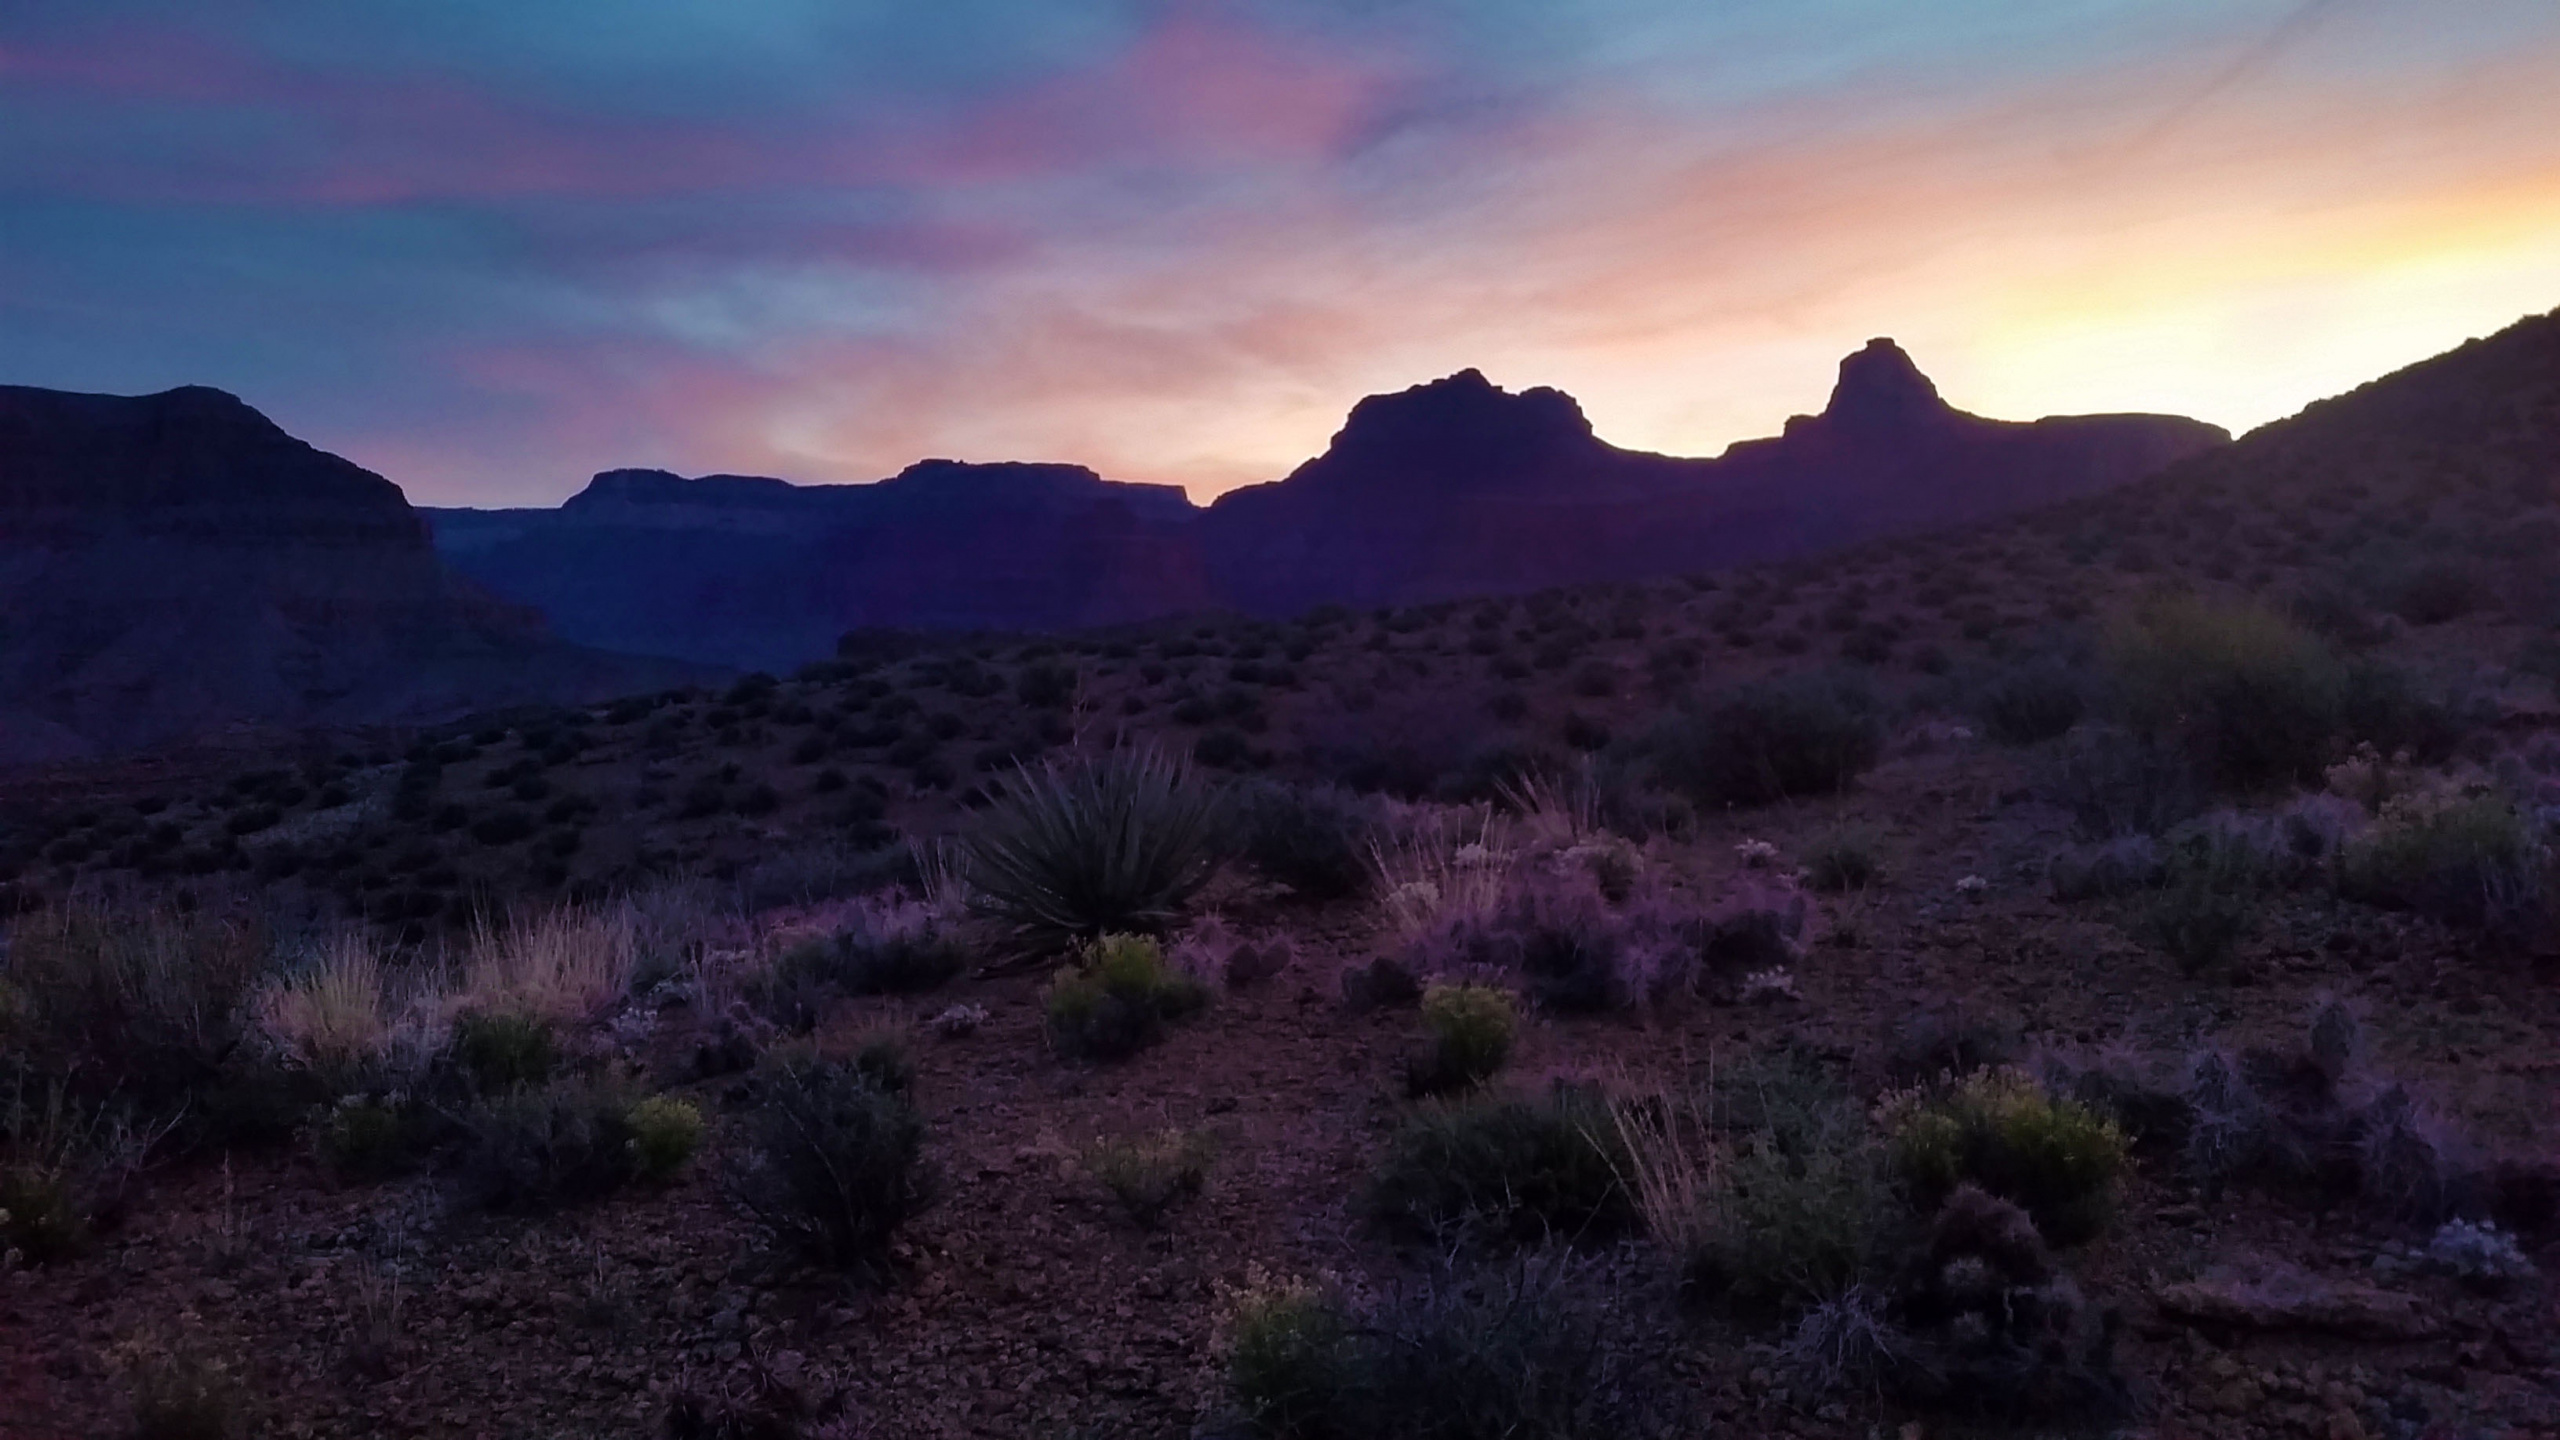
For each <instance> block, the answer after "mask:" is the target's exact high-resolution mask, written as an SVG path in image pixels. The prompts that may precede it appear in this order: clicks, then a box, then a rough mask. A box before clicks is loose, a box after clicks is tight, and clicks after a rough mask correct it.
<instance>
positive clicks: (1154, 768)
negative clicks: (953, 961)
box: [965, 749, 1225, 951]
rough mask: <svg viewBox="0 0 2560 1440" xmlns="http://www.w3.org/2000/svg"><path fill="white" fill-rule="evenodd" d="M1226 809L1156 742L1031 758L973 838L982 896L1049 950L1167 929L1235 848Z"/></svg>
mask: <svg viewBox="0 0 2560 1440" xmlns="http://www.w3.org/2000/svg"><path fill="white" fill-rule="evenodd" d="M1222 811H1223V807H1222V805H1221V803H1220V799H1219V796H1218V794H1217V792H1216V791H1215V790H1213V789H1211V788H1210V787H1208V786H1206V785H1203V784H1201V783H1200V782H1199V781H1198V780H1196V779H1195V778H1194V777H1193V776H1192V774H1191V772H1190V769H1189V767H1188V766H1187V765H1185V764H1184V763H1183V762H1181V761H1179V760H1175V759H1169V758H1167V757H1166V756H1165V755H1164V754H1163V753H1162V752H1159V751H1156V750H1151V749H1119V750H1114V751H1112V752H1111V753H1110V754H1108V755H1104V756H1100V757H1098V758H1093V759H1087V760H1082V761H1078V762H1074V763H1071V764H1067V765H1057V764H1048V765H1043V766H1041V767H1040V768H1038V769H1032V768H1029V767H1024V768H1023V769H1022V770H1021V771H1020V772H1019V774H1018V778H1017V782H1016V783H1015V784H1014V785H1012V786H1010V787H1008V789H1007V790H1006V793H1005V795H1004V797H1003V798H1002V799H1000V800H998V801H997V802H996V803H995V804H994V805H992V806H990V807H988V809H987V811H986V813H985V814H984V815H983V816H982V817H981V819H980V821H979V824H978V827H977V829H976V830H975V831H974V832H973V833H972V834H971V835H970V836H969V837H968V840H967V846H966V854H965V868H966V873H967V876H968V882H969V888H970V890H971V891H972V892H973V893H972V896H971V899H972V903H973V904H974V905H975V907H976V908H977V909H978V910H979V911H980V912H981V913H983V914H985V915H987V916H989V917H991V918H993V919H995V920H996V921H998V922H1000V923H1002V924H1004V925H1006V926H1007V927H1009V928H1010V929H1011V930H1012V931H1013V933H1014V935H1015V937H1016V938H1017V939H1019V940H1020V941H1022V942H1023V943H1024V944H1025V945H1026V946H1028V947H1030V948H1032V949H1035V950H1040V951H1055V950H1059V949H1063V948H1065V947H1066V946H1067V945H1069V944H1071V943H1073V942H1075V941H1079V940H1091V939H1094V938H1096V937H1098V936H1100V935H1102V934H1103V933H1105V932H1106V931H1107V932H1112V933H1121V934H1160V933H1162V932H1163V931H1165V930H1166V929H1168V928H1170V927H1171V925H1172V924H1173V922H1174V920H1175V919H1177V918H1178V917H1179V916H1180V914H1181V911H1182V907H1183V904H1184V902H1186V901H1188V900H1189V899H1190V898H1191V897H1192V896H1193V895H1194V894H1196V893H1198V891H1199V889H1200V887H1201V886H1202V885H1204V884H1206V883H1208V880H1209V877H1210V876H1211V875H1212V874H1213V873H1215V872H1216V870H1217V868H1218V864H1219V862H1220V861H1221V860H1222V859H1223V858H1224V843H1223V837H1224V833H1225V827H1224V824H1223V814H1222Z"/></svg>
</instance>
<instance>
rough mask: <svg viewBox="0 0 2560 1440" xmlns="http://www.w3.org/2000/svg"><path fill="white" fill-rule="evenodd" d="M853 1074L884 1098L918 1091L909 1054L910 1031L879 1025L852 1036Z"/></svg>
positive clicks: (911, 1056)
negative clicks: (908, 1032)
mask: <svg viewBox="0 0 2560 1440" xmlns="http://www.w3.org/2000/svg"><path fill="white" fill-rule="evenodd" d="M847 1063H849V1064H851V1065H852V1067H853V1073H854V1074H856V1075H859V1076H861V1077H862V1078H863V1079H864V1080H865V1081H867V1082H869V1083H870V1084H871V1085H872V1086H873V1087H874V1088H875V1089H878V1090H879V1091H880V1092H881V1093H882V1094H885V1095H905V1094H907V1093H909V1092H911V1091H913V1090H914V1089H915V1088H916V1062H915V1057H914V1056H913V1055H911V1054H909V1053H908V1051H907V1032H906V1031H904V1030H903V1029H900V1028H898V1027H897V1026H894V1025H876V1026H873V1027H872V1028H870V1029H868V1030H864V1031H862V1032H861V1033H859V1034H857V1035H855V1036H854V1037H853V1045H852V1059H851V1060H850V1061H849V1062H847Z"/></svg>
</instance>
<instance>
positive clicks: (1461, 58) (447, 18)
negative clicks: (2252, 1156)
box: [0, 0, 2560, 504]
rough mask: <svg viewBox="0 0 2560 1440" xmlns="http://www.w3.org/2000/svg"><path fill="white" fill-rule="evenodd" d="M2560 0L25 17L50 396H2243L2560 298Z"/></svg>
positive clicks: (1596, 406)
mask: <svg viewBox="0 0 2560 1440" xmlns="http://www.w3.org/2000/svg"><path fill="white" fill-rule="evenodd" d="M2555 77H2560V3H2555V0H2325V3H2318V0H2316V3H2310V4H2303V3H2296V0H2034V3H2020V0H1938V3H1926V4H1914V3H1911V0H1198V3H1185V0H1174V3H1098V0H930V3H927V0H900V3H881V0H434V3H390V0H361V3H351V0H186V3H178V0H153V3H144V0H6V3H5V4H0V382H7V383H19V384H33V385H47V386H54V387H60V388H67V389H79V390H107V391H119V392H136V391H144V390H155V389H161V388H165V387H168V386H172V385H178V384H186V383H200V384H209V385H216V386H220V387H222V388H224V389H227V390H231V391H233V392H235V393H237V394H239V395H241V396H242V397H243V398H245V399H247V400H248V401H249V402H250V403H252V404H254V405H256V406H258V407H259V408H261V409H262V410H264V411H266V412H267V413H268V414H269V415H271V416H273V417H274V418H275V419H276V420H277V421H278V422H279V423H281V424H283V425H284V426H285V427H286V428H288V429H290V430H292V431H294V432H295V433H297V434H299V435H302V436H303V437H305V438H307V439H309V440H312V441H313V442H314V443H317V444H320V445H322V446H324V447H326V448H329V449H333V450H336V451H339V452H341V453H343V454H346V455H348V456H349V457H351V458H353V459H355V460H357V461H359V462H360V463H363V464H365V465H367V466H369V467H371V468H374V469H377V470H380V471H382V472H383V473H385V474H387V475H389V476H390V477H391V478H392V479H394V480H396V481H398V482H400V483H401V484H402V485H403V487H405V488H406V489H407V491H408V492H409V495H410V497H411V498H412V499H413V500H416V501H419V502H421V503H441V504H507V503H542V504H547V503H551V502H554V501H557V500H558V499H560V498H561V497H563V496H565V495H567V494H569V493H571V492H572V491H574V490H576V489H577V488H578V487H579V486H580V485H581V484H583V483H584V481H585V478H586V476H587V475H588V474H589V473H590V472H592V471H595V470H598V469H603V468H607V467H611V466H617V465H660V466H666V467H669V468H672V469H677V470H682V471H685V472H687V473H694V472H701V471H708V470H734V471H748V472H756V473H766V474H778V475H783V476H787V477H790V478H793V479H799V480H811V481H815V480H863V479H874V478H878V477H880V476H882V475H886V474H889V473H893V472H894V471H896V470H897V469H899V468H900V467H902V466H903V465H905V464H906V463H907V462H909V461H911V460H914V459H916V458H918V457H921V456H927V455H947V456H954V457H958V458H963V459H973V460H996V459H1048V460H1069V461H1077V462H1082V463H1085V464H1089V465H1092V466H1094V467H1095V468H1097V469H1099V470H1101V471H1103V472H1104V473H1105V474H1107V475H1111V476H1113V477H1115V478H1120V479H1130V480H1157V481H1172V482H1179V483H1183V484H1186V485H1188V486H1189V487H1190V488H1191V491H1192V493H1193V495H1194V496H1195V497H1196V498H1201V499H1206V498H1207V497H1209V496H1210V495H1212V494H1215V493H1217V492H1219V491H1222V490H1225V489H1228V488H1231V487H1233V486H1235V485H1237V484H1242V483H1246V482H1249V481H1255V480H1264V479H1273V478H1277V477H1278V476H1280V475H1282V474H1285V473H1286V472H1287V471H1288V470H1289V469H1290V468H1291V467H1292V466H1294V465H1295V464H1296V463H1298V462H1299V461H1301V460H1303V459H1305V458H1306V457H1308V456H1309V455H1312V454H1314V453H1316V452H1317V451H1318V450H1320V449H1321V448H1322V447H1323V445H1324V442H1325V439H1326V437H1327V436H1328V435H1329V434H1330V433H1331V432H1332V431H1333V430H1334V429H1335V428H1336V427H1337V426H1338V425H1339V424H1340V422H1341V418H1342V416H1343V414H1344V412H1345V411H1346V410H1347V409H1348V408H1349V406H1350V405H1351V403H1352V402H1353V401H1355V400H1356V399H1358V398H1359V397H1360V396H1361V395H1363V394H1366V393H1369V392H1373V391H1379V390H1389V389H1400V388H1402V387H1404V386H1407V385H1410V384H1414V383H1416V382H1419V381H1422V380H1426V379H1430V378H1432V377H1435V376H1438V375H1443V374H1447V373H1449V372H1451V371H1454V370H1457V369H1461V368H1464V367H1467V366H1475V367H1479V368H1481V369H1482V370H1484V371H1485V373H1486V374H1487V375H1489V376H1491V377H1492V378H1493V379H1494V380H1495V381H1497V382H1498V383H1501V384H1505V385H1509V386H1513V387H1521V386H1528V385H1539V384H1548V385H1557V386H1561V387H1563V388H1564V389H1566V390H1569V391H1571V392H1572V393H1574V394H1575V395H1576V396H1578V397H1579V398H1580V399H1581V400H1582V402H1583V406H1584V408H1585V410H1586V411H1587V412H1588V413H1589V414H1590V415H1591V417H1592V418H1593V420H1594V422H1595V423H1596V425H1597V427H1598V429H1599V431H1600V433H1601V434H1602V435H1603V436H1605V437H1606V438H1608V439H1610V440H1612V441H1615V442H1617V443H1619V444H1623V445H1631V446H1636V447H1640V448H1644V449H1654V450H1663V451H1669V452H1673V453H1678V454H1713V453H1715V452H1716V451H1718V450H1720V449H1721V448H1722V447H1723V446H1724V445H1726V444H1727V443H1729V442H1731V441H1733V440H1736V439H1740V438H1744V437H1747V436H1751V435H1756V434H1765V433H1769V432H1771V431H1773V430H1775V429H1776V428H1777V426H1778V425H1779V424H1781V423H1782V422H1783V421H1784V419H1785V417H1786V416H1787V415H1789V414H1790V413H1794V412H1798V411H1805V410H1811V409H1817V408H1819V407H1820V405H1821V403H1822V399H1823V396H1824V394H1825V393H1826V391H1827V390H1828V388H1829V385H1830V381H1831V375H1832V370H1833V367H1834V366H1835V365H1836V363H1837V362H1838V360H1839V358H1840V356H1842V355H1844V354H1846V353H1847V352H1849V351H1851V350H1853V349H1855V348H1857V346H1858V345H1859V344H1861V343H1862V342H1864V341H1865V340H1866V339H1867V338H1868V337H1869V336H1873V335H1891V336H1894V337H1896V338H1897V339H1899V340H1901V341H1902V342H1903V344H1904V346H1905V348H1907V349H1909V350H1910V351H1911V352H1912V354H1913V355H1914V357H1915V358H1916V359H1917V360H1918V361H1919V362H1920V364H1921V366H1922V368H1924V369H1925V370H1927V371H1929V372H1930V374H1931V375H1932V376H1933V377H1934V378H1935V379H1936V380H1937V381H1938V384H1939V387H1940V389H1941V390H1942V391H1943V392H1944V393H1945V395H1946V396H1947V398H1948V399H1950V400H1951V401H1953V402H1954V403H1956V404H1958V405H1961V406H1963V407H1964V408H1967V409H1971V410H1975V411H1978V412H1981V413H1984V414H1989V415H1996V416H2003V417H2014V418H2025V417H2032V416H2035V415H2040V414H2046V413H2054V412H2069V411H2090V410H2160V411H2174V412H2179V413H2185V414H2192V415H2195V416H2198V417H2201V418H2203V419H2207V420H2212V421H2215V422H2218V423H2221V424H2224V425H2228V426H2231V427H2232V428H2234V429H2241V428H2245V427H2248V426H2251V425H2255V424H2258V423H2262V422H2264V421H2266V420H2269V419H2273V418H2276V417H2278V416H2281V415H2283V414H2286V413H2289V412H2291V411H2292V410H2294V409H2296V408H2299V407H2300V406H2301V405H2302V404H2303V403H2305V402H2306V401H2309V400H2312V399H2315V398H2317V397H2319V396H2322V395H2326V394H2330V393H2333V392H2335V391H2338V390H2341V389H2344V388H2346V387H2348V386H2351V385H2353V384H2355V383H2358V382H2360V381H2362V380H2365V379H2369V378H2371V377H2373V376H2375V375H2377V374H2380V373H2382V372H2383V371H2385V370H2388V369H2391V368H2394V367H2396V366H2398V365H2401V364H2405V363H2407V362H2409V361H2412V360H2416V359H2419V358H2421V357H2423V356H2425V355H2428V354H2430V353H2433V352H2435V351H2438V350H2442V349H2445V348H2447V347H2449V346H2451V345H2453V344H2456V343H2458V342H2460V341H2461V340H2463V339H2464V338H2466V337H2468V336H2472V335H2478V334H2484V333H2487V332H2488V331H2490V330H2493V329H2495V328H2497V327H2499V326H2501V325H2503V324H2505V323H2507V322H2508V321H2511V320H2513V319H2515V318H2516V317H2517V316H2519V315H2522V314H2525V313H2527V312H2533V311H2546V310H2550V309H2552V308H2553V307H2554V306H2560V81H2556V80H2555Z"/></svg>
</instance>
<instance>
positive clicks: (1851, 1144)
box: [1612, 1057, 1891, 1313]
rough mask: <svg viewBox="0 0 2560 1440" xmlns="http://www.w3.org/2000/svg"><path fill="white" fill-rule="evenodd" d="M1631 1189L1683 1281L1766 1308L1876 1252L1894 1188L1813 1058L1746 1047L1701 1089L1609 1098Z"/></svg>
mask: <svg viewBox="0 0 2560 1440" xmlns="http://www.w3.org/2000/svg"><path fill="white" fill-rule="evenodd" d="M1612 1111H1613V1117H1612V1118H1613V1122H1614V1126H1615V1128H1616V1131H1617V1133H1618V1135H1619V1137H1620V1139H1621V1142H1622V1147H1623V1152H1624V1154H1625V1156H1626V1166H1627V1169H1626V1175H1627V1181H1628V1187H1629V1189H1630V1190H1631V1191H1632V1192H1633V1193H1634V1195H1635V1197H1636V1203H1637V1207H1638V1209H1639V1210H1640V1211H1641V1212H1642V1214H1643V1216H1644V1221H1645V1226H1646V1228H1647V1229H1648V1230H1649V1231H1651V1232H1652V1234H1653V1237H1654V1240H1655V1242H1656V1243H1657V1244H1659V1245H1661V1246H1662V1248H1663V1249H1664V1250H1665V1251H1666V1252H1667V1253H1668V1254H1669V1255H1670V1257H1671V1259H1672V1262H1673V1264H1674V1266H1675V1268H1676V1269H1677V1271H1678V1273H1679V1276H1680V1280H1681V1284H1682V1286H1683V1287H1684V1288H1685V1289H1687V1290H1688V1291H1689V1292H1690V1293H1692V1294H1694V1295H1697V1296H1701V1297H1711V1298H1715V1299H1719V1300H1722V1301H1724V1302H1727V1303H1729V1304H1732V1305H1734V1306H1736V1307H1738V1308H1740V1309H1742V1310H1743V1311H1745V1312H1750V1313H1765V1312H1767V1311H1770V1310H1774V1309H1777V1308H1780V1307H1783V1306H1788V1305H1796V1304H1805V1303H1812V1302H1817V1301H1820V1300H1823V1299H1826V1298H1829V1297H1831V1296H1834V1295H1837V1294H1839V1293H1840V1292H1841V1291H1842V1290H1844V1289H1846V1288H1847V1287H1849V1286H1850V1285H1852V1284H1854V1283H1855V1282H1856V1281H1857V1280H1858V1279H1859V1277H1860V1276H1862V1275H1864V1274H1865V1273H1867V1271H1868V1269H1869V1268H1870V1267H1871V1266H1872V1265H1873V1264H1874V1263H1875V1260H1876V1258H1877V1254H1878V1247H1879V1245H1880V1243H1881V1238H1882V1236H1883V1235H1884V1233H1885V1227H1886V1223H1887V1221H1888V1219H1889V1217H1890V1211H1891V1207H1890V1204H1889V1201H1890V1199H1891V1194H1890V1191H1889V1190H1888V1188H1887V1187H1886V1185H1885V1182H1884V1172H1883V1167H1882V1165H1881V1162H1880V1159H1879V1157H1878V1155H1877V1151H1876V1147H1875V1145H1874V1143H1873V1142H1872V1141H1871V1140H1870V1139H1869V1137H1868V1135H1867V1131H1866V1123H1865V1117H1864V1116H1863V1115H1861V1114H1860V1113H1859V1111H1858V1110H1857V1108H1856V1107H1855V1106H1854V1105H1852V1104H1851V1103H1850V1101H1849V1098H1848V1096H1847V1095H1846V1094H1845V1093H1844V1092H1842V1091H1841V1090H1840V1089H1839V1087H1838V1086H1837V1085H1836V1084H1835V1083H1834V1082H1833V1081H1832V1080H1831V1079H1830V1077H1829V1076H1828V1075H1827V1074H1823V1073H1820V1072H1818V1071H1816V1070H1814V1069H1812V1068H1810V1067H1809V1066H1807V1065H1803V1064H1797V1063H1789V1061H1788V1060H1787V1059H1786V1057H1780V1058H1779V1059H1777V1060H1775V1061H1754V1062H1750V1063H1748V1064H1746V1065H1744V1066H1742V1067H1741V1068H1740V1069H1739V1070H1738V1071H1736V1072H1735V1073H1733V1074H1731V1075H1728V1076H1726V1077H1724V1078H1723V1079H1722V1080H1721V1081H1720V1083H1719V1086H1718V1088H1717V1091H1716V1092H1715V1093H1714V1094H1713V1095H1712V1096H1710V1097H1707V1098H1706V1099H1705V1100H1698V1099H1693V1098H1689V1097H1684V1096H1680V1095H1676V1094H1675V1095H1669V1096H1655V1097H1639V1098H1637V1099H1633V1100H1620V1101H1618V1102H1616V1103H1615V1104H1613V1106H1612Z"/></svg>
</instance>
